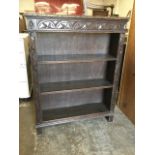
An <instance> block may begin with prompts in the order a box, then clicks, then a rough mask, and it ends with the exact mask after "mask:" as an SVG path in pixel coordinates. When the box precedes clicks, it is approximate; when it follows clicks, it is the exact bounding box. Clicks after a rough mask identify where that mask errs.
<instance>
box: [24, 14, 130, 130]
mask: <svg viewBox="0 0 155 155" xmlns="http://www.w3.org/2000/svg"><path fill="white" fill-rule="evenodd" d="M25 18H26V25H27V30H28V32H29V34H30V36H31V46H30V50H31V52H30V53H31V61H32V68H33V91H34V96H35V106H36V128H37V131H38V133H41V132H42V128H44V127H47V126H51V125H56V124H61V123H67V122H72V121H77V120H83V119H88V118H96V117H100V116H101V117H103V116H104V117H105V118H106V119H107V120H108V121H112V120H113V116H114V107H115V103H116V100H117V96H118V85H119V77H120V71H121V60H122V55H123V42H124V34H125V32H126V29H125V25H126V23H127V21H128V19H127V18H116V17H110V18H108V17H86V16H80V17H79V16H53V15H37V14H25Z"/></svg>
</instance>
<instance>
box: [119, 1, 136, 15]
mask: <svg viewBox="0 0 155 155" xmlns="http://www.w3.org/2000/svg"><path fill="white" fill-rule="evenodd" d="M117 1H118V2H117V9H118V10H117V11H118V14H119V15H120V16H121V17H126V16H127V13H128V12H129V10H132V8H133V3H134V0H117Z"/></svg>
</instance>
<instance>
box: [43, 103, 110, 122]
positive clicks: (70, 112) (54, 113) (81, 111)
mask: <svg viewBox="0 0 155 155" xmlns="http://www.w3.org/2000/svg"><path fill="white" fill-rule="evenodd" d="M103 112H104V113H106V112H108V111H107V109H106V107H105V105H104V104H103V103H90V104H84V105H79V106H74V107H67V108H58V109H51V110H44V111H43V120H44V121H48V120H53V119H60V118H66V117H73V116H80V115H88V114H92V113H103Z"/></svg>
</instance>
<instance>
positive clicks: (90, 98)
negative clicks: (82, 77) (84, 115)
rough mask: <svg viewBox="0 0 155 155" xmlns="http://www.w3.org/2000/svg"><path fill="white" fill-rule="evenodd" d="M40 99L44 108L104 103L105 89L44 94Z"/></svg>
mask: <svg viewBox="0 0 155 155" xmlns="http://www.w3.org/2000/svg"><path fill="white" fill-rule="evenodd" d="M40 100H41V103H42V109H43V110H47V109H54V108H64V107H73V106H78V105H84V104H88V103H102V101H103V90H89V91H85V90H82V91H73V92H69V93H68V92H67V93H58V94H52V95H51V94H50V95H43V96H41V97H40Z"/></svg>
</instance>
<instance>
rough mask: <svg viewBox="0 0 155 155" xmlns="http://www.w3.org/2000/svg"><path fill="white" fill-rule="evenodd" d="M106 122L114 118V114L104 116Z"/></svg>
mask: <svg viewBox="0 0 155 155" xmlns="http://www.w3.org/2000/svg"><path fill="white" fill-rule="evenodd" d="M105 118H106V120H107V122H112V121H113V119H114V116H105Z"/></svg>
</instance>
